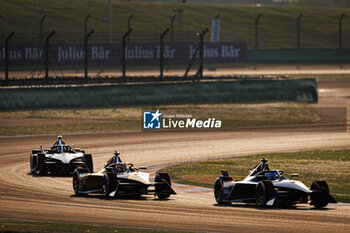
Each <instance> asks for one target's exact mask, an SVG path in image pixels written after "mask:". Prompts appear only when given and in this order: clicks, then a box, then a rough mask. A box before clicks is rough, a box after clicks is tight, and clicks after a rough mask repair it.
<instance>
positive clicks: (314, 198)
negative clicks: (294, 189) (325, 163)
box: [310, 181, 329, 209]
mask: <svg viewBox="0 0 350 233" xmlns="http://www.w3.org/2000/svg"><path fill="white" fill-rule="evenodd" d="M310 189H311V190H321V191H323V192H324V193H327V194H329V188H328V184H327V182H326V181H314V182H312V184H311V187H310ZM311 205H313V206H315V208H317V209H320V208H322V207H325V206H327V205H328V199H327V196H324V195H311Z"/></svg>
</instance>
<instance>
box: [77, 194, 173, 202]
mask: <svg viewBox="0 0 350 233" xmlns="http://www.w3.org/2000/svg"><path fill="white" fill-rule="evenodd" d="M70 197H72V198H86V199H99V200H107V201H114V200H137V201H149V200H152V201H171V200H172V199H158V198H156V197H154V198H153V199H152V198H151V196H148V197H147V196H141V197H105V196H103V195H100V194H91V195H85V196H77V195H75V194H72V195H70Z"/></svg>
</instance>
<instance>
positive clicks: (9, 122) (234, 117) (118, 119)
mask: <svg viewBox="0 0 350 233" xmlns="http://www.w3.org/2000/svg"><path fill="white" fill-rule="evenodd" d="M143 109H147V110H152V111H154V110H156V109H160V110H161V112H162V113H163V115H164V114H168V115H169V114H174V115H175V114H178V113H179V114H189V115H192V117H194V118H197V119H201V120H206V119H208V118H215V119H218V120H221V121H222V125H223V127H224V126H225V127H226V126H228V127H237V126H266V125H288V124H308V123H315V122H318V121H320V120H321V119H320V117H319V114H318V113H317V112H316V111H315V110H314V109H312V108H308V107H307V105H306V104H304V103H292V102H286V103H284V102H272V103H250V104H200V105H174V106H152V107H144V108H142V107H123V108H98V109H46V110H27V111H3V112H0V135H2V136H11V135H32V134H57V133H73V132H74V133H80V132H111V131H125V130H141V120H142V119H141V117H142V111H143Z"/></svg>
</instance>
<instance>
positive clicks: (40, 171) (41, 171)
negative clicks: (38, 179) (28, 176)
mask: <svg viewBox="0 0 350 233" xmlns="http://www.w3.org/2000/svg"><path fill="white" fill-rule="evenodd" d="M36 158H37V161H36V168H35V174H37V175H46V174H47V169H46V157H45V154H38V155H37V157H36Z"/></svg>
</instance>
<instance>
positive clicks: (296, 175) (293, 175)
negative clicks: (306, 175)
mask: <svg viewBox="0 0 350 233" xmlns="http://www.w3.org/2000/svg"><path fill="white" fill-rule="evenodd" d="M293 177H299V174H297V173H295V174H292V175H290V177H289V179H292V178H293Z"/></svg>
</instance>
